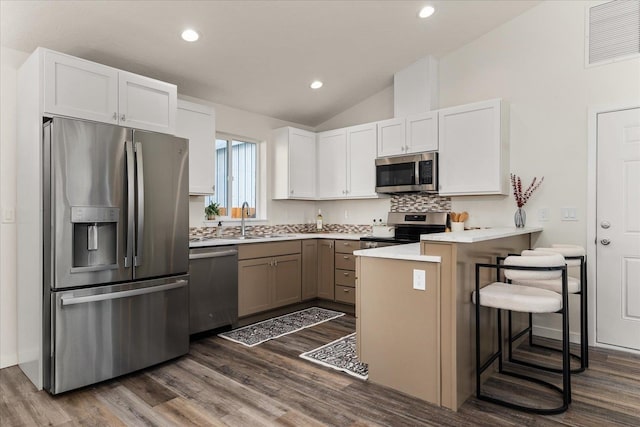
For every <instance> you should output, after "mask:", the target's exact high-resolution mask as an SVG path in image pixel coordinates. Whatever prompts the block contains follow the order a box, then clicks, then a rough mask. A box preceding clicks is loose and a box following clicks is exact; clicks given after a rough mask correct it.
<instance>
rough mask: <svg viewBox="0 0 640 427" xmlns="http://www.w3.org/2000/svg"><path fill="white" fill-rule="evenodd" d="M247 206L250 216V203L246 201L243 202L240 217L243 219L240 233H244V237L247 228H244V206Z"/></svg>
mask: <svg viewBox="0 0 640 427" xmlns="http://www.w3.org/2000/svg"><path fill="white" fill-rule="evenodd" d="M245 207H246V208H247V216H249V203H247V202H246V201H245V202H244V203H243V204H242V207H241V208H240V219H241V223H240V234H242V237H244V236H245V229H244V219H245V216H244V208H245Z"/></svg>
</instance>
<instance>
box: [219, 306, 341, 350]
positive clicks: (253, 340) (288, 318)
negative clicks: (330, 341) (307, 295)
mask: <svg viewBox="0 0 640 427" xmlns="http://www.w3.org/2000/svg"><path fill="white" fill-rule="evenodd" d="M340 316H344V313H341V312H339V311H333V310H327V309H324V308H319V307H311V308H307V309H305V310H300V311H296V312H295V313H290V314H285V315H284V316H280V317H274V318H273V319H269V320H265V321H262V322H258V323H254V324H252V325H249V326H245V327H243V328H239V329H235V330H233V331H229V332H224V333H222V334H218V336H219V337H221V338H225V339H228V340H230V341H233V342H237V343H240V344H243V345H246V346H247V347H253V346H256V345H258V344H261V343H263V342H265V341H269V340H272V339H274V338H278V337H281V336H283V335H287V334H292V333H294V332H297V331H300V330H302V329H304V328H310V327H311V326H315V325H318V324H320V323H323V322H327V321H329V320H332V319H336V318H338V317H340Z"/></svg>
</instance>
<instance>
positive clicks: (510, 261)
mask: <svg viewBox="0 0 640 427" xmlns="http://www.w3.org/2000/svg"><path fill="white" fill-rule="evenodd" d="M523 252H525V251H523ZM528 252H535V251H528ZM531 255H535V256H508V257H506V258H505V259H504V265H510V266H518V267H562V266H564V265H565V260H564V257H563V256H562V255H560V254H557V253H550V252H538V253H535V254H533V253H532V254H531ZM504 276H505V277H506V278H507V279H511V280H513V281H515V280H525V279H526V280H548V279H558V278H561V277H562V271H560V270H551V271H530V270H509V269H506V270H504Z"/></svg>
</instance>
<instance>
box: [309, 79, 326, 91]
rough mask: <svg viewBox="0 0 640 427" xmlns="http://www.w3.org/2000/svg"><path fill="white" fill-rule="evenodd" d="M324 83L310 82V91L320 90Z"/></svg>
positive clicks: (318, 81)
mask: <svg viewBox="0 0 640 427" xmlns="http://www.w3.org/2000/svg"><path fill="white" fill-rule="evenodd" d="M323 84H324V83H322V82H321V81H320V80H314V81H313V82H311V85H310V87H311V89H320V88H321V87H322V85H323Z"/></svg>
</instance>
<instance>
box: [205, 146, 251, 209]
mask: <svg viewBox="0 0 640 427" xmlns="http://www.w3.org/2000/svg"><path fill="white" fill-rule="evenodd" d="M258 153H259V150H258V144H256V143H255V142H249V141H242V140H241V139H239V138H232V137H226V136H222V135H218V136H217V138H216V154H215V156H216V158H215V164H216V193H215V195H214V196H207V197H205V206H206V205H208V204H209V203H211V202H216V203H218V205H220V216H223V217H228V218H238V219H239V218H240V217H241V208H242V204H243V203H244V202H247V203H248V204H249V209H248V215H247V213H245V215H246V217H247V218H255V217H256V208H257V199H258V197H257V189H258V186H257V177H258V164H259V162H258Z"/></svg>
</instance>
